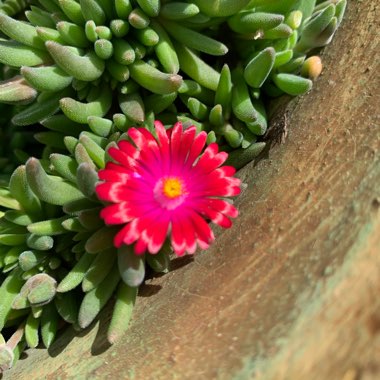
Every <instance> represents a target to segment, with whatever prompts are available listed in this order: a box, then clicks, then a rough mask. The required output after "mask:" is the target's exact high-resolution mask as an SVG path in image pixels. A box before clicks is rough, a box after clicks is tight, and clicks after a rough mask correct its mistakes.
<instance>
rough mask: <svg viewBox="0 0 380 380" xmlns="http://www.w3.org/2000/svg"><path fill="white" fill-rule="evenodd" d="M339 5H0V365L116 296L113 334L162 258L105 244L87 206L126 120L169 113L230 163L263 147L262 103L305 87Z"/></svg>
mask: <svg viewBox="0 0 380 380" xmlns="http://www.w3.org/2000/svg"><path fill="white" fill-rule="evenodd" d="M345 7H346V0H338V1H335V0H327V1H323V2H321V1H315V0H210V1H203V0H188V1H183V2H174V1H167V0H166V1H160V0H114V1H108V0H49V1H46V0H39V1H24V0H5V1H3V2H0V30H1V32H2V33H3V35H2V37H1V38H0V63H1V64H2V65H3V69H4V70H3V71H4V75H3V77H2V81H1V83H0V103H2V104H0V107H1V115H0V117H1V119H0V122H1V127H0V139H1V145H0V169H1V171H2V173H1V175H2V177H1V178H2V180H3V182H1V183H0V185H1V187H0V208H1V211H0V215H1V218H0V269H1V273H0V331H2V333H3V334H4V337H6V338H7V339H8V337H10V338H9V339H8V340H7V342H5V338H4V337H3V335H1V333H0V371H1V370H4V369H6V368H10V367H11V366H12V364H13V363H14V362H15V360H17V357H18V356H19V354H20V352H21V351H22V350H23V349H24V348H25V347H26V346H28V347H36V346H37V345H38V344H39V343H40V339H42V342H43V344H44V345H45V346H46V347H49V346H50V345H51V344H52V342H53V341H54V338H55V336H56V333H57V329H58V326H59V322H60V321H62V320H64V321H66V322H67V323H71V324H73V325H74V326H75V327H76V328H78V329H82V328H85V327H87V326H88V325H89V324H90V323H91V322H92V321H93V320H94V319H95V318H96V316H97V314H98V313H99V311H100V310H101V309H102V308H103V306H104V305H105V304H106V303H107V301H108V300H109V299H110V298H111V297H113V296H115V298H116V303H115V307H114V313H113V316H112V320H111V323H110V327H109V332H108V339H109V341H110V342H114V341H115V340H116V339H117V337H119V336H120V335H121V334H122V333H123V332H124V331H125V329H126V327H127V325H128V320H129V318H130V316H131V311H132V308H133V304H134V301H135V298H136V293H137V287H138V286H139V285H140V284H141V282H142V281H143V279H144V276H145V270H146V268H147V267H150V268H151V269H153V270H154V271H157V272H166V271H167V270H168V268H169V255H170V250H169V249H168V247H165V248H164V249H162V251H161V252H160V253H158V254H157V255H154V256H153V255H146V257H136V256H135V255H134V254H133V252H131V249H130V247H124V248H122V252H119V254H117V252H116V249H115V248H114V247H113V243H112V240H113V236H114V234H115V229H114V228H113V227H108V226H105V225H104V224H103V222H102V220H101V219H100V218H99V210H100V209H101V207H102V203H101V202H100V201H99V200H98V199H97V197H96V194H95V190H94V189H95V185H96V183H97V181H98V176H97V171H98V170H99V169H101V168H103V167H104V166H105V163H106V162H107V161H108V160H109V157H108V155H107V149H108V148H109V147H110V146H112V145H115V144H116V142H117V141H118V140H119V139H120V138H123V132H125V131H127V130H128V128H130V127H131V126H135V125H139V126H144V127H146V128H148V129H151V128H153V122H154V120H156V119H159V120H161V121H162V122H163V123H164V124H165V125H172V124H174V123H175V122H177V121H181V122H182V123H183V124H184V126H185V127H186V126H188V125H195V126H196V127H197V129H198V130H199V131H200V130H204V131H206V132H207V133H208V143H210V142H214V141H216V142H218V143H219V144H220V145H221V146H222V147H223V148H224V150H227V151H233V153H232V154H231V156H233V157H235V158H236V157H237V161H235V162H236V165H237V166H239V165H242V164H243V162H245V161H246V160H250V159H252V158H253V157H254V156H255V155H257V154H259V153H260V151H261V150H262V149H263V147H264V145H265V144H264V143H263V142H260V140H259V139H260V136H263V135H264V134H265V133H266V130H267V126H268V121H267V112H266V111H267V110H266V100H267V99H268V98H269V97H277V96H280V95H282V94H289V95H292V96H295V95H301V94H304V93H306V92H308V91H309V90H310V89H311V87H312V79H314V78H316V77H317V76H318V75H319V73H320V69H321V64H320V60H318V59H317V60H315V59H311V60H310V59H309V57H312V56H313V55H314V54H315V52H316V49H318V48H321V47H323V46H325V45H327V44H328V43H329V42H330V41H331V39H332V37H333V35H334V33H335V31H336V30H337V28H338V26H339V24H340V22H341V21H342V17H343V14H344V10H345ZM3 111H4V112H3ZM32 136H34V138H35V139H36V140H37V141H38V143H39V144H40V145H38V146H39V147H41V149H39V150H38V151H34V152H33V147H32V146H31V145H30V144H31V143H32V141H33V139H32ZM36 152H38V153H36ZM32 155H34V156H36V157H38V158H34V157H31V156H32ZM19 163H22V165H21V166H18V167H17V168H16V169H15V166H16V165H18V164H19ZM14 169H15V170H14ZM13 170H14V171H13ZM12 172H13V173H12Z"/></svg>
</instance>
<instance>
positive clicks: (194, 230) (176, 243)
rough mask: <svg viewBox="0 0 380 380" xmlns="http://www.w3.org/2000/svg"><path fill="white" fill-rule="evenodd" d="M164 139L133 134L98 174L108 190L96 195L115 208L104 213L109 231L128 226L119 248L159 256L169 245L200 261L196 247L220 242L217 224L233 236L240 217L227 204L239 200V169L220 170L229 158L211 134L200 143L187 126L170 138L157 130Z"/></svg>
mask: <svg viewBox="0 0 380 380" xmlns="http://www.w3.org/2000/svg"><path fill="white" fill-rule="evenodd" d="M155 132H156V135H157V139H156V138H155V137H154V136H153V135H152V133H151V132H149V131H148V130H147V129H145V128H131V129H129V130H128V132H127V136H128V138H129V139H126V140H121V141H119V143H118V148H115V147H111V148H110V149H109V150H108V153H109V155H110V156H111V157H112V158H113V159H114V160H115V161H116V162H117V163H113V162H108V163H107V165H106V168H105V169H103V170H100V171H99V178H100V179H101V180H103V181H104V182H102V183H100V184H98V185H97V187H96V192H97V194H98V197H99V198H100V199H101V200H104V201H108V202H112V204H110V205H107V206H105V207H104V209H103V210H102V211H101V214H100V215H101V217H102V218H103V219H104V221H105V223H106V224H108V225H113V224H125V225H124V226H123V227H122V228H121V230H120V231H119V232H118V233H117V234H116V236H115V239H114V244H115V246H116V247H120V246H121V245H122V244H133V243H135V246H134V250H135V253H136V254H142V253H144V252H145V251H146V250H148V251H149V252H150V253H152V254H155V253H157V252H158V251H159V250H160V248H161V247H162V245H163V243H164V241H165V239H166V238H167V237H170V239H171V245H172V247H173V249H174V252H175V253H176V254H177V255H178V256H181V255H183V254H184V253H185V252H187V253H190V254H192V253H194V252H195V250H196V248H197V245H198V246H199V247H200V248H201V249H207V248H208V247H209V245H210V243H211V242H212V241H213V240H214V234H213V232H212V230H211V228H210V226H209V225H208V223H207V220H210V221H212V222H214V223H216V224H218V225H219V226H221V227H224V228H229V227H230V226H231V224H232V223H231V220H230V219H229V218H234V217H236V216H237V215H238V212H237V210H236V208H235V207H234V206H232V205H231V204H230V203H229V202H227V201H226V200H224V199H221V198H220V197H228V196H235V195H238V194H239V193H240V180H239V179H237V178H234V177H232V176H233V175H234V173H235V169H234V168H233V167H232V166H221V165H222V164H223V163H224V162H225V160H226V159H227V156H228V155H227V153H225V152H218V145H217V144H216V143H212V144H210V145H209V146H208V147H207V148H206V149H205V150H204V152H203V153H202V151H203V149H204V146H205V144H206V137H207V135H206V133H205V132H201V133H199V134H198V135H196V129H195V127H194V126H191V127H190V128H188V129H186V130H185V131H184V130H183V128H182V124H181V123H176V124H175V125H174V127H173V128H171V129H169V130H168V131H166V130H165V128H164V126H163V125H162V123H161V122H159V121H156V122H155Z"/></svg>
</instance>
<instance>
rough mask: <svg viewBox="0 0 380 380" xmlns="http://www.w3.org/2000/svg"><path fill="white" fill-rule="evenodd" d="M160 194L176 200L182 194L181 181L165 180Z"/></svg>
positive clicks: (174, 179)
mask: <svg viewBox="0 0 380 380" xmlns="http://www.w3.org/2000/svg"><path fill="white" fill-rule="evenodd" d="M162 192H163V193H164V195H166V196H167V197H168V198H170V199H173V198H177V197H179V196H180V195H182V194H183V189H182V181H181V180H180V179H178V178H170V177H169V178H166V179H164V183H163V186H162Z"/></svg>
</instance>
